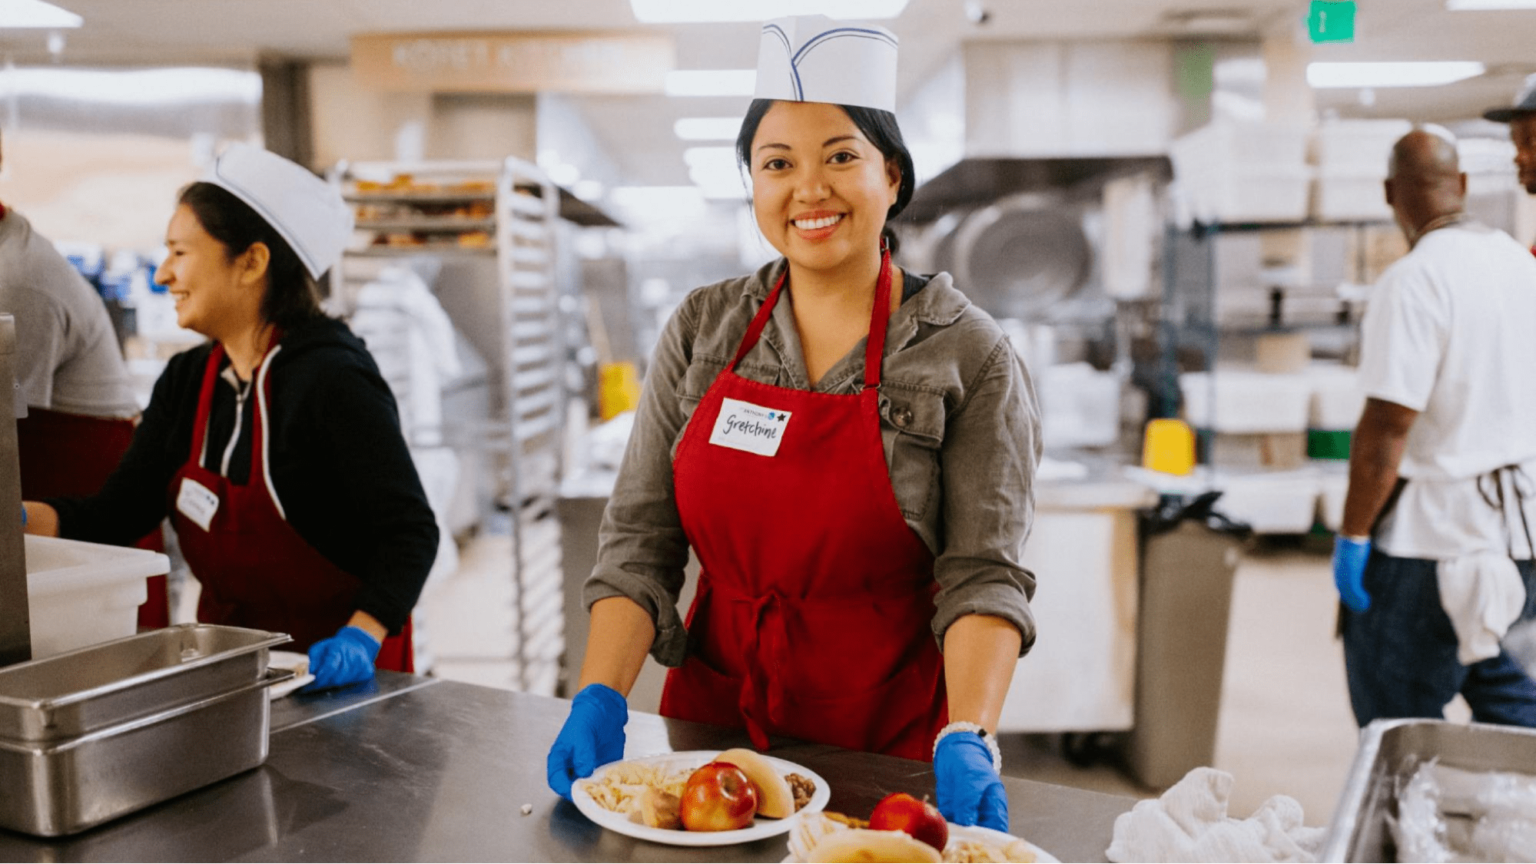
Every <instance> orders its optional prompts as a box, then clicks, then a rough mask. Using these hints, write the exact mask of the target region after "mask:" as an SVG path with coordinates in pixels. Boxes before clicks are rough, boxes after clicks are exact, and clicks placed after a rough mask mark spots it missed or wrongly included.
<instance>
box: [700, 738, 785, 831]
mask: <svg viewBox="0 0 1536 864" xmlns="http://www.w3.org/2000/svg"><path fill="white" fill-rule="evenodd" d="M714 761H716V762H729V763H731V764H732V765H735V766H736V767H737V768H740V769H741V773H743V774H745V775H747V779H748V780H751V781H752V785H754V786H756V787H757V815H759V816H766V817H768V818H769V819H784V818H787V817H788V816H790V815H792V814H793V813H794V812H795V796H794V793H793V792H791V791H790V789H789V783H788V782H787V781H785V779H784V778H783V777H782V776H781V775H780V774H779V772H778V771H776V770H774V767H773V765H771V764H769V762H768V760H767V759H764V758H763V756H762V754H760V753H758V752H756V751H754V750H748V749H746V748H744V747H737V748H736V749H734V750H727V751H725V752H724V753H721V754H720V755H719V756H716V757H715V760H714Z"/></svg>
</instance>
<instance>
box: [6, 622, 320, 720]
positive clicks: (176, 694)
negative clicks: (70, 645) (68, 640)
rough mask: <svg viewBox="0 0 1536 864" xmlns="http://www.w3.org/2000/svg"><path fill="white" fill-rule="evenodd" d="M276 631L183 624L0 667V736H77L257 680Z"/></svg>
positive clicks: (279, 640) (278, 639)
mask: <svg viewBox="0 0 1536 864" xmlns="http://www.w3.org/2000/svg"><path fill="white" fill-rule="evenodd" d="M288 641H291V640H290V639H289V637H288V636H287V635H285V634H282V633H267V632H265V631H262V630H245V629H241V628H238V627H222V626H217V625H211V624H183V625H180V626H177V627H168V628H166V629H164V630H153V631H150V632H148V633H140V634H138V635H136V636H129V637H127V638H124V639H117V640H114V641H111V642H103V643H101V644H99V645H92V646H90V647H88V648H82V649H80V650H78V651H71V652H69V653H66V654H59V655H56V656H54V657H49V658H47V659H45V660H38V661H36V662H32V663H24V664H21V665H19V666H13V667H11V668H9V669H3V670H0V739H5V740H8V741H10V742H12V743H15V742H51V741H59V740H61V739H64V738H72V737H77V736H80V735H85V734H87V733H90V732H95V731H97V730H101V729H104V728H106V727H109V726H114V725H117V724H121V723H126V722H128V721H131V720H134V719H137V718H140V717H145V716H148V715H151V714H155V713H157V712H160V711H164V710H166V709H167V708H171V707H175V706H178V705H186V704H189V703H192V702H196V701H199V700H201V699H206V698H209V697H213V696H218V695H220V694H224V693H228V692H230V691H232V690H234V689H236V688H239V687H244V686H246V685H249V684H252V683H255V682H257V681H260V680H261V677H262V675H263V674H264V673H265V672H266V669H267V651H268V649H270V648H271V647H273V646H275V645H281V644H283V643H285V642H288Z"/></svg>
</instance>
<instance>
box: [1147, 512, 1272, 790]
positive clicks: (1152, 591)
mask: <svg viewBox="0 0 1536 864" xmlns="http://www.w3.org/2000/svg"><path fill="white" fill-rule="evenodd" d="M1220 494H1221V493H1219V492H1213V493H1208V494H1206V495H1202V496H1200V497H1199V498H1197V499H1195V500H1194V501H1193V502H1190V503H1187V504H1186V503H1184V502H1183V501H1182V500H1180V499H1177V498H1165V499H1164V501H1163V503H1162V505H1160V506H1159V507H1158V509H1157V510H1155V511H1150V512H1145V513H1143V514H1142V519H1141V535H1142V553H1141V610H1140V616H1139V619H1138V633H1137V650H1136V720H1135V726H1134V727H1133V728H1132V730H1131V733H1130V736H1129V739H1128V741H1127V748H1126V760H1127V762H1128V763H1129V766H1130V769H1131V772H1132V774H1133V775H1134V776H1135V777H1136V779H1137V780H1138V781H1139V782H1141V783H1142V784H1144V785H1146V786H1151V787H1156V788H1164V787H1167V786H1171V785H1173V784H1174V783H1177V782H1178V781H1179V780H1180V779H1182V778H1183V777H1184V775H1185V774H1187V773H1188V772H1189V771H1190V769H1193V768H1198V767H1200V766H1202V765H1210V764H1211V763H1212V762H1213V761H1214V760H1215V757H1216V718H1217V715H1218V714H1219V712H1220V709H1221V676H1222V671H1223V668H1224V667H1225V664H1226V657H1227V623H1228V616H1229V613H1230V611H1231V608H1232V577H1233V575H1234V574H1235V573H1236V572H1237V565H1238V562H1239V561H1240V560H1241V559H1242V553H1243V549H1244V547H1245V546H1246V545H1247V542H1248V537H1249V535H1250V534H1251V532H1250V531H1249V529H1248V526H1246V525H1243V524H1241V523H1234V522H1232V521H1230V520H1228V519H1227V518H1226V517H1224V516H1222V515H1220V514H1219V513H1216V512H1215V511H1214V510H1213V509H1212V506H1213V505H1214V503H1215V501H1216V499H1217V498H1218V497H1219V496H1220Z"/></svg>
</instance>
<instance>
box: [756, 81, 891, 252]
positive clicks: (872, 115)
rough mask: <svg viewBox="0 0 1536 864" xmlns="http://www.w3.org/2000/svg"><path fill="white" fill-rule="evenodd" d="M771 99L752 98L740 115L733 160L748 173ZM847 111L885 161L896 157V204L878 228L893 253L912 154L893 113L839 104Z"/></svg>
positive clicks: (886, 213) (770, 106)
mask: <svg viewBox="0 0 1536 864" xmlns="http://www.w3.org/2000/svg"><path fill="white" fill-rule="evenodd" d="M773 103H774V100H772V99H753V100H752V105H751V106H750V107H748V108H747V116H746V117H744V118H742V121H741V132H740V133H739V134H738V135H737V136H736V161H737V162H738V163H740V164H741V166H742V167H743V168H746V169H747V171H748V173H749V174H750V173H751V168H750V166H751V164H752V139H753V138H756V137H757V127H758V126H759V125H760V124H762V122H763V115H764V114H767V113H768V109H769V108H772V107H773ZM837 107H839V108H841V109H843V111H844V112H846V113H847V114H848V119H850V120H852V121H853V125H855V126H857V127H859V131H860V132H863V133H864V137H865V138H868V139H869V143H871V144H873V145H875V149H877V150H879V151H880V152H881V153H882V154H883V155H884V156H885V158H886V159H887V160H891V159H894V160H896V167H897V168H899V169H900V170H901V186H900V187H899V188H898V189H897V190H896V203H895V204H892V205H891V207H890V209H889V210H886V211H885V223H886V224H885V227H884V228H883V229H881V231H880V236H881V237H884V238H885V242H886V244H887V245H889V246H890V248H891V252H892V254H894V253H895V252H896V249H897V246H898V245H899V243H898V242H897V238H896V232H894V231H892V230H891V224H890V223H891V222H892V221H893V220H894V219H895V218H896V217H897V216H899V215H901V211H903V210H905V209H906V208H907V203H908V202H910V201H911V200H912V190H913V188H914V187H915V186H916V182H917V181H916V179H915V176H916V173H917V172H916V169H915V168H914V167H913V165H912V154H911V153H910V152H908V151H907V142H906V141H905V140H903V139H902V137H901V127H900V126H898V125H896V115H895V114H892V113H891V112H889V111H881V110H880V109H879V108H865V107H864V106H862V105H839V106H837Z"/></svg>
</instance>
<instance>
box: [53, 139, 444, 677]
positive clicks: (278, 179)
mask: <svg viewBox="0 0 1536 864" xmlns="http://www.w3.org/2000/svg"><path fill="white" fill-rule="evenodd" d="M351 230H352V217H351V212H350V210H349V209H348V207H347V205H346V203H345V202H343V201H342V199H341V196H340V195H339V194H338V193H337V192H336V191H335V190H334V189H333V188H332V187H331V186H330V185H329V184H327V183H325V182H324V181H323V180H321V179H320V178H318V177H316V176H314V175H313V174H311V173H310V172H309V171H307V170H306V169H304V168H302V167H300V166H298V165H295V164H294V163H292V162H289V161H288V160H286V159H283V158H282V157H279V156H277V155H275V154H272V153H270V152H268V151H266V150H262V149H259V148H255V147H250V146H246V145H238V144H237V145H234V146H231V147H230V148H229V149H227V150H226V151H225V152H224V154H223V155H221V156H220V157H219V159H218V160H217V161H216V162H215V164H214V165H213V167H212V168H211V169H210V171H209V172H208V174H207V175H206V176H205V177H204V179H203V180H202V181H200V182H198V183H194V184H192V185H190V186H188V187H187V188H186V189H184V190H183V191H182V194H181V197H180V201H179V205H178V207H177V208H176V212H175V215H174V216H173V217H172V219H171V223H170V227H169V228H168V230H167V233H166V247H167V252H168V254H167V257H166V260H165V262H164V263H163V264H162V265H161V266H160V269H159V271H158V272H157V273H156V277H155V278H156V281H158V282H159V283H160V284H162V285H165V286H166V287H167V289H168V290H169V292H170V294H171V295H172V297H174V298H175V300H176V316H177V322H178V323H179V324H180V325H181V326H183V327H186V328H188V329H191V330H194V331H196V332H198V333H201V334H203V335H204V336H207V337H208V338H209V339H210V342H209V344H206V345H203V346H201V347H198V348H195V349H192V350H190V351H187V352H184V353H182V354H180V355H178V356H176V357H175V358H173V359H172V360H171V361H170V363H169V364H168V365H167V368H166V371H165V373H164V374H163V375H162V376H161V377H160V380H159V381H158V382H156V384H155V391H154V395H153V397H152V399H151V401H150V404H149V407H148V408H146V409H145V411H144V415H143V420H142V422H141V423H140V425H139V428H138V430H137V431H136V432H135V433H134V437H133V442H132V444H131V445H130V447H129V449H128V453H127V454H126V455H125V456H124V458H123V460H122V462H121V464H120V465H119V466H118V468H117V470H116V471H115V472H114V473H113V474H112V476H111V477H110V478H109V479H108V480H107V483H106V485H105V486H104V487H103V488H102V490H101V491H100V492H99V493H97V494H95V495H93V496H90V497H88V498H80V499H54V500H50V501H48V502H28V503H27V504H26V508H27V515H28V524H27V530H29V531H32V532H34V533H40V534H59V535H62V536H65V537H71V538H75V539H81V540H93V541H97V542H108V543H111V542H123V541H124V540H125V539H130V538H132V537H135V536H138V535H140V534H143V533H145V531H146V530H147V529H148V528H149V527H152V526H154V525H157V524H159V522H160V520H161V519H163V518H165V516H166V515H167V514H168V515H170V517H171V522H172V525H173V526H174V527H175V528H176V533H177V537H178V539H179V541H180V546H181V550H182V553H183V554H184V555H185V556H186V559H187V563H188V565H189V566H190V567H191V570H192V573H193V575H194V576H196V577H197V579H198V582H199V583H200V584H201V586H202V593H201V595H200V598H199V602H198V620H199V621H203V622H209V623H216V624H230V625H236V626H242V627H254V628H260V629H265V630H273V631H279V632H285V633H288V634H290V635H292V636H293V638H294V643H295V646H296V647H297V648H299V649H300V650H308V651H309V658H310V671H311V672H313V673H314V674H315V676H316V681H315V684H314V686H315V687H316V688H322V687H333V686H341V685H346V684H353V683H357V682H361V681H366V680H369V679H371V678H372V677H373V670H374V669H375V667H377V668H381V669H391V670H398V671H411V665H412V664H411V629H410V612H411V608H412V606H414V605H415V602H416V598H417V595H418V594H419V593H420V592H421V586H422V585H423V584H424V583H425V581H426V577H427V573H428V571H429V570H430V569H431V566H432V562H433V560H434V558H435V556H436V554H437V543H438V532H437V525H436V522H435V520H434V517H433V515H432V511H431V509H430V508H429V507H428V505H427V501H426V495H425V493H424V492H423V491H422V488H421V481H420V480H419V479H418V478H417V476H416V471H415V468H414V466H413V465H412V462H411V457H410V453H409V451H408V450H407V449H406V446H405V442H404V439H403V437H402V436H401V432H400V427H399V419H398V413H397V410H396V407H395V403H394V399H393V397H392V395H391V394H390V391H389V388H388V385H387V384H385V382H384V381H383V379H382V378H381V377H380V376H379V372H378V368H377V367H376V366H375V365H374V363H373V360H372V358H371V357H370V356H369V355H368V353H367V351H366V349H365V348H364V347H363V345H362V342H361V341H360V340H358V339H357V337H356V336H354V335H352V333H351V331H350V330H348V329H347V327H346V325H345V324H342V323H341V322H339V321H335V320H332V319H330V318H327V317H325V316H324V315H323V314H321V312H320V308H319V302H318V292H317V291H316V288H315V283H316V280H318V279H319V278H320V277H321V276H322V275H324V273H325V272H326V271H327V270H329V269H330V268H331V266H332V265H334V264H335V263H336V261H337V260H338V259H339V258H340V257H341V252H342V249H343V247H344V246H345V244H346V242H347V240H348V238H349V237H350V235H351Z"/></svg>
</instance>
